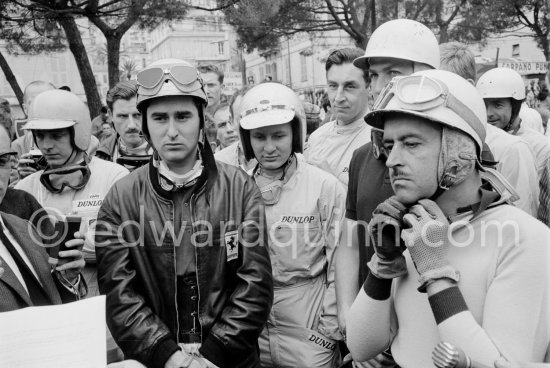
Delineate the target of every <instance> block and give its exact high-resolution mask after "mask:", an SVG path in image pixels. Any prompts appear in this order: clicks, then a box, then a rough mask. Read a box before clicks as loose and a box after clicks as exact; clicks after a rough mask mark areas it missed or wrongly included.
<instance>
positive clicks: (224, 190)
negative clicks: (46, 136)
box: [96, 59, 273, 368]
mask: <svg viewBox="0 0 550 368" xmlns="http://www.w3.org/2000/svg"><path fill="white" fill-rule="evenodd" d="M138 83H139V89H138V98H137V106H138V109H139V110H140V112H141V113H142V116H143V134H144V136H145V137H146V138H147V140H148V141H149V142H150V143H151V145H152V146H153V148H154V154H153V157H152V158H151V161H150V162H149V164H147V165H145V166H142V167H140V168H138V169H137V170H135V171H134V172H133V173H132V175H130V176H128V177H127V178H124V179H122V180H120V181H118V182H117V183H116V184H115V185H114V187H113V188H112V190H111V191H110V192H109V194H108V195H107V197H106V198H105V200H104V202H103V205H102V207H101V210H100V213H99V217H98V224H97V226H96V246H97V250H96V253H97V258H98V267H99V286H100V290H101V293H102V294H106V296H107V316H108V317H107V319H108V325H109V327H110V329H111V332H112V334H113V336H114V337H115V340H116V341H117V343H118V345H119V346H120V347H121V349H122V350H123V352H124V354H125V358H126V359H136V360H138V361H140V362H142V363H143V364H145V365H146V366H147V367H165V368H168V367H259V353H258V336H259V335H260V332H261V331H262V329H263V327H264V325H265V323H266V321H267V318H268V314H269V310H270V308H271V304H272V300H273V282H272V273H271V263H270V259H269V254H268V250H267V231H266V228H265V215H264V208H263V204H262V197H261V194H260V191H259V190H258V188H257V186H256V184H255V183H254V181H253V179H252V178H250V177H248V176H247V175H246V173H245V172H244V171H242V170H239V169H238V168H236V167H233V166H229V165H226V164H223V163H216V162H215V161H214V156H213V154H212V151H211V150H210V146H209V144H208V142H207V140H206V137H205V135H204V129H203V127H204V115H203V114H204V108H205V106H206V104H207V101H208V100H207V97H206V94H205V92H204V85H203V82H202V78H201V77H200V74H199V73H198V71H197V70H196V69H195V68H194V67H193V66H191V65H190V64H188V63H187V62H185V61H182V60H177V59H165V60H160V61H157V62H155V63H153V64H151V65H150V66H149V67H147V68H145V69H144V70H143V71H142V72H140V74H139V75H138ZM183 163H185V165H187V166H186V167H184V168H183V169H182V167H183V166H184V165H183Z"/></svg>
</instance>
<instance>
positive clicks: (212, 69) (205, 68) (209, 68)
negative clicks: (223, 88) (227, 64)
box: [197, 64, 224, 84]
mask: <svg viewBox="0 0 550 368" xmlns="http://www.w3.org/2000/svg"><path fill="white" fill-rule="evenodd" d="M197 69H199V72H201V74H205V73H215V74H217V75H218V81H219V82H220V84H223V78H224V74H223V71H222V70H220V69H218V67H217V66H215V65H212V64H208V65H200V66H198V67H197Z"/></svg>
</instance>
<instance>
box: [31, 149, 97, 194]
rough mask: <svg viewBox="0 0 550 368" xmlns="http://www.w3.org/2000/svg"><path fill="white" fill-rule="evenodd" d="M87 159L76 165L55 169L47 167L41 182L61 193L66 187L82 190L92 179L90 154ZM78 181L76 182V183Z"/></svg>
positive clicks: (51, 190)
mask: <svg viewBox="0 0 550 368" xmlns="http://www.w3.org/2000/svg"><path fill="white" fill-rule="evenodd" d="M85 157H86V158H85V160H84V161H83V162H81V163H79V164H76V165H70V166H65V167H58V168H55V169H50V168H46V169H45V170H44V172H43V173H42V174H41V175H40V183H42V185H44V187H46V189H47V190H48V191H50V192H51V193H61V192H63V190H64V189H65V187H69V188H71V189H73V190H80V189H82V188H84V187H85V186H86V184H88V181H89V180H90V175H91V172H90V168H89V167H88V164H89V162H90V160H89V158H88V156H85ZM74 183H76V184H74Z"/></svg>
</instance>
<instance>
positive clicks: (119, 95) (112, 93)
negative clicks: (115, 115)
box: [106, 80, 138, 111]
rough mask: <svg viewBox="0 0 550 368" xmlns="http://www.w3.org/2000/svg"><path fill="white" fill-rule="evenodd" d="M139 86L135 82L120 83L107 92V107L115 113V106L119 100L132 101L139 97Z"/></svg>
mask: <svg viewBox="0 0 550 368" xmlns="http://www.w3.org/2000/svg"><path fill="white" fill-rule="evenodd" d="M137 91H138V86H137V82H136V81H135V80H129V81H122V82H118V83H117V84H116V85H115V86H114V87H113V88H111V89H110V90H109V92H107V98H106V100H107V106H109V109H110V110H111V111H113V104H114V103H115V101H117V100H130V99H131V98H133V97H136V96H137Z"/></svg>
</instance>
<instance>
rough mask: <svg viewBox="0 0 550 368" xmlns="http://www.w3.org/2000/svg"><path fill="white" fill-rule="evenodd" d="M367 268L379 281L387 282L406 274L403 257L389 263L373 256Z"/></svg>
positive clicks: (375, 255)
mask: <svg viewBox="0 0 550 368" xmlns="http://www.w3.org/2000/svg"><path fill="white" fill-rule="evenodd" d="M367 266H368V267H369V269H370V272H371V273H372V274H373V275H375V276H376V277H378V278H379V279H385V280H389V279H394V278H396V277H400V276H403V275H406V274H407V261H406V260H405V257H404V256H403V255H401V256H399V257H397V258H395V259H392V260H391V261H389V260H385V259H381V258H380V257H378V254H374V255H373V256H372V258H371V260H370V261H369V263H368V264H367Z"/></svg>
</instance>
